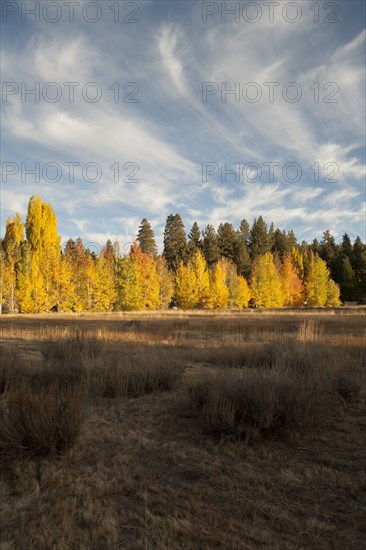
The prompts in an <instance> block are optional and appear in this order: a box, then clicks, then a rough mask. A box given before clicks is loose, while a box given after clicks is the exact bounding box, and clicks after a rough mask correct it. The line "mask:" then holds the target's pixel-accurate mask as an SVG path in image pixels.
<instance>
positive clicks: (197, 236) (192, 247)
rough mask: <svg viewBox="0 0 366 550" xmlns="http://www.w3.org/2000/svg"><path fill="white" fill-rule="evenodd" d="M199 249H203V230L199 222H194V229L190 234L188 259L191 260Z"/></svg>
mask: <svg viewBox="0 0 366 550" xmlns="http://www.w3.org/2000/svg"><path fill="white" fill-rule="evenodd" d="M198 250H202V240H201V230H200V228H199V227H198V223H197V222H194V223H193V225H192V229H191V230H190V232H189V234H188V245H187V256H188V260H190V259H191V258H192V257H193V255H194V254H195V253H196V252H197V251H198Z"/></svg>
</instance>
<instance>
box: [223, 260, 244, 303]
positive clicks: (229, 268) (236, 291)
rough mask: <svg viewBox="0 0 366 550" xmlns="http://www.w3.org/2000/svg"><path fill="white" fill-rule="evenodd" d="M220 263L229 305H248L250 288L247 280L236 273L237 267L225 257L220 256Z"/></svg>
mask: <svg viewBox="0 0 366 550" xmlns="http://www.w3.org/2000/svg"><path fill="white" fill-rule="evenodd" d="M220 263H221V265H222V267H223V269H224V271H225V284H226V286H227V288H228V290H229V307H231V308H233V307H238V308H242V307H248V304H249V300H250V289H249V286H248V283H247V281H246V280H245V279H244V277H242V276H241V275H238V271H237V267H236V265H235V264H233V262H231V261H230V260H228V259H226V258H221V260H220Z"/></svg>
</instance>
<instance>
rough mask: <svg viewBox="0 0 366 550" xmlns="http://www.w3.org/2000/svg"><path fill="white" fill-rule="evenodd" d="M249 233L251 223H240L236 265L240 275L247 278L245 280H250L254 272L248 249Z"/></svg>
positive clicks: (245, 221)
mask: <svg viewBox="0 0 366 550" xmlns="http://www.w3.org/2000/svg"><path fill="white" fill-rule="evenodd" d="M249 232H250V227H249V223H248V222H247V220H245V219H244V220H242V221H241V222H240V226H239V229H238V231H237V236H238V251H237V256H236V261H235V263H236V266H237V269H238V274H239V275H242V276H243V277H245V279H249V277H250V273H251V270H252V263H251V261H250V254H249V249H248V240H249Z"/></svg>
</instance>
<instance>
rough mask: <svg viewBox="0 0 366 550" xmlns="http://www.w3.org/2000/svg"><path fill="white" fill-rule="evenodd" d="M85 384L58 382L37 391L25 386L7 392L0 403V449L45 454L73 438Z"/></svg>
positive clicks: (58, 450) (14, 453)
mask: <svg viewBox="0 0 366 550" xmlns="http://www.w3.org/2000/svg"><path fill="white" fill-rule="evenodd" d="M85 398H86V385H85V384H78V385H76V386H73V387H69V388H66V389H63V388H62V387H61V386H60V384H58V383H57V382H54V383H52V384H51V385H50V386H48V387H46V388H43V389H41V390H39V391H38V392H37V393H35V392H34V391H32V389H31V388H30V387H28V386H22V387H20V388H19V389H18V390H14V391H11V392H7V393H6V394H5V395H4V396H3V401H2V403H1V406H0V453H1V454H3V455H5V456H8V455H10V456H19V455H33V456H44V455H50V454H57V453H61V452H63V451H64V450H65V449H67V448H68V447H70V446H71V445H72V444H73V443H74V441H75V440H76V438H77V436H78V433H79V430H80V427H81V423H82V420H83V416H84V409H85Z"/></svg>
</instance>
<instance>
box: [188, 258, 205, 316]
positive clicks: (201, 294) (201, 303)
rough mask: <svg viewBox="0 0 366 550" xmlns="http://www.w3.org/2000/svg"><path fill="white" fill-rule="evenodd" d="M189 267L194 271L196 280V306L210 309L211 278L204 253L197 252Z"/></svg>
mask: <svg viewBox="0 0 366 550" xmlns="http://www.w3.org/2000/svg"><path fill="white" fill-rule="evenodd" d="M189 267H191V268H192V269H193V272H194V274H195V279H196V287H197V298H196V302H195V304H194V305H195V306H197V307H208V304H209V301H210V276H209V273H208V269H207V264H206V260H205V258H204V256H203V254H202V252H200V251H197V252H196V253H195V255H194V256H193V258H192V260H191V262H190V263H189Z"/></svg>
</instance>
